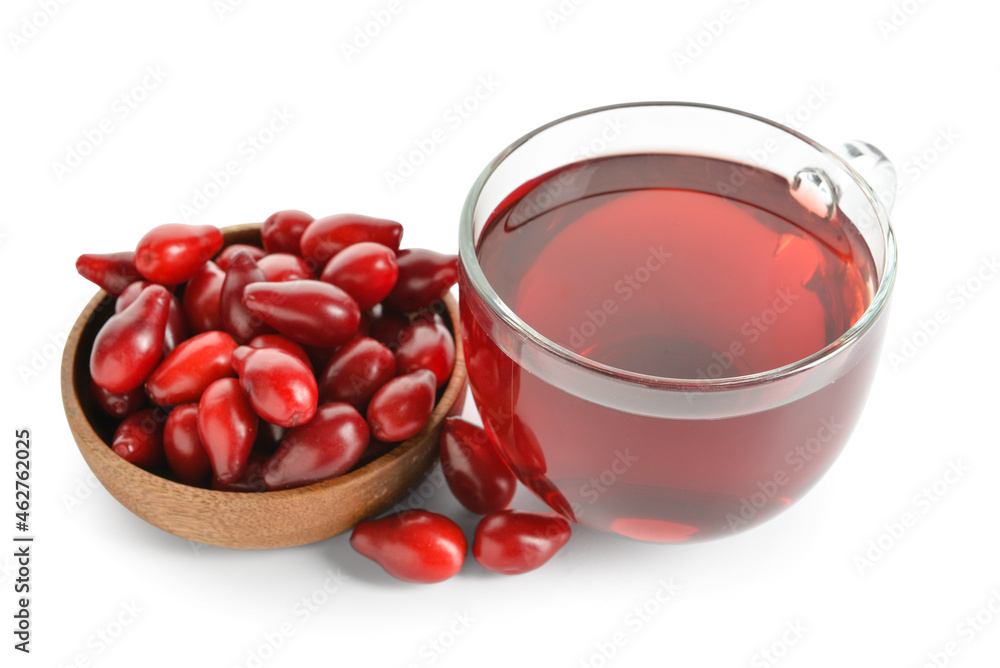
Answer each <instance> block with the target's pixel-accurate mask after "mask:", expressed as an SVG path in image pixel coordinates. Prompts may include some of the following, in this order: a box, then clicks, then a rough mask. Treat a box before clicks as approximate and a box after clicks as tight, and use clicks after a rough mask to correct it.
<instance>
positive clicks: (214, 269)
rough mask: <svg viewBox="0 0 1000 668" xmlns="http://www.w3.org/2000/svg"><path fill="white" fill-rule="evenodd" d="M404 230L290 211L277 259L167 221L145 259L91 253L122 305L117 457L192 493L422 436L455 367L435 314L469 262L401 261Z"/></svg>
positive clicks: (269, 250)
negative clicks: (189, 487)
mask: <svg viewBox="0 0 1000 668" xmlns="http://www.w3.org/2000/svg"><path fill="white" fill-rule="evenodd" d="M402 234H403V227H402V225H400V224H399V223H397V222H394V221H391V220H385V219H381V218H370V217H367V216H360V215H353V214H341V215H334V216H327V217H325V218H319V219H313V217H312V216H309V215H308V214H305V213H303V212H301V211H279V212H278V213H275V214H274V215H272V216H271V217H270V218H268V219H267V220H266V221H265V222H264V224H263V226H262V228H261V238H262V242H263V244H262V245H263V247H262V248H261V247H257V246H251V245H245V244H235V245H231V246H228V247H226V248H225V249H223V248H222V246H223V237H222V233H221V231H220V230H218V229H217V228H215V227H212V226H208V225H199V226H193V225H162V226H160V227H157V228H154V229H153V230H150V231H149V232H148V233H147V234H146V235H145V236H144V237H142V239H141V240H140V241H139V243H138V245H137V246H136V249H135V251H128V252H122V253H110V254H87V255H82V256H80V258H79V259H78V260H77V263H76V268H77V271H78V272H79V273H80V274H81V275H82V276H84V277H85V278H87V279H89V280H91V281H93V282H94V283H96V284H97V285H99V286H100V287H102V288H104V290H106V291H107V292H108V293H109V294H110V295H112V296H114V297H116V298H117V300H116V303H115V314H114V315H112V316H111V318H110V319H109V320H108V321H107V322H106V323H105V324H104V325H103V326H102V327H101V329H100V331H99V332H98V334H97V337H96V339H95V341H94V345H93V349H92V351H91V355H90V375H91V387H92V396H93V400H94V401H95V403H96V404H97V406H99V407H100V408H101V409H102V410H103V411H104V412H106V413H108V414H109V415H111V416H112V417H115V418H117V419H120V420H121V422H120V424H119V425H118V427H117V429H116V431H115V434H114V438H113V441H112V444H111V447H112V449H113V450H114V452H116V453H118V454H119V455H120V456H122V457H123V458H125V459H126V460H128V461H130V462H132V463H134V464H135V465H137V466H140V467H142V468H144V469H147V470H149V471H153V472H156V473H158V474H162V475H165V476H168V477H173V478H174V479H176V480H178V481H180V482H182V483H185V484H188V485H194V486H200V487H211V488H213V489H217V490H227V491H243V492H250V491H254V492H261V491H266V490H279V489H288V488H291V487H299V486H302V485H308V484H312V483H315V482H319V481H321V480H327V479H329V478H332V477H335V476H338V475H341V474H343V473H345V472H347V471H349V470H351V469H352V468H354V467H356V466H357V465H359V463H364V462H365V461H370V460H371V459H373V458H375V457H377V456H379V455H381V454H383V453H385V452H387V451H388V450H389V449H390V448H391V447H392V446H393V445H394V444H396V443H398V442H401V441H404V440H406V439H408V438H410V437H412V436H414V435H415V434H417V433H418V432H419V431H420V430H421V429H423V427H424V425H425V424H426V423H427V420H428V418H429V417H430V415H431V413H432V411H433V408H434V404H435V401H436V397H437V394H438V392H439V390H440V389H441V388H442V387H443V386H444V385H445V384H446V383H447V381H448V378H449V377H450V375H451V370H452V366H453V364H454V362H455V342H454V339H453V338H452V334H451V332H450V330H449V329H448V327H447V326H446V324H445V321H444V320H443V319H442V318H441V317H440V315H439V314H438V313H437V311H438V310H440V305H441V302H440V299H441V297H442V295H443V294H444V293H445V292H446V291H447V290H448V289H449V288H450V287H451V286H452V285H454V283H455V281H456V279H457V272H458V263H457V258H456V257H455V256H453V255H442V254H440V253H435V252H433V251H429V250H424V249H407V250H399V244H400V240H401V239H402ZM220 251H221V252H220ZM213 258H214V259H213Z"/></svg>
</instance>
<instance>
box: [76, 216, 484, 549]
mask: <svg viewBox="0 0 1000 668" xmlns="http://www.w3.org/2000/svg"><path fill="white" fill-rule="evenodd" d="M223 235H224V237H225V240H226V245H229V244H234V243H249V244H254V245H260V225H259V224H247V225H235V226H232V227H227V228H224V229H223ZM444 301H445V304H446V305H447V310H448V316H449V318H450V320H451V322H450V325H451V328H452V331H453V332H454V334H455V368H454V370H453V371H452V375H451V379H450V381H449V382H448V385H447V386H446V387H445V389H444V392H443V394H442V395H441V398H440V399H439V400H438V403H437V406H435V408H434V413H433V414H432V415H431V419H430V421H429V422H428V424H427V426H425V427H424V429H423V430H422V431H421V432H420V433H419V434H417V435H416V436H414V437H413V438H411V439H410V440H408V441H406V442H404V443H401V444H400V445H398V446H397V447H395V448H394V449H393V450H391V451H389V452H388V453H386V454H384V455H382V456H381V457H379V458H378V459H376V460H374V461H372V462H370V463H368V464H366V465H365V466H362V467H360V468H358V469H357V470H355V471H352V472H350V473H347V474H345V475H342V476H340V477H338V478H334V479H332V480H327V481H325V482H321V483H316V484H314V485H309V486H308V487H300V488H297V489H290V490H284V491H280V492H262V493H239V492H217V491H214V490H210V489H200V488H197V487H189V486H187V485H182V484H180V483H177V482H173V481H171V480H168V479H166V478H161V477H160V476H157V475H155V474H153V473H149V472H147V471H145V470H143V469H141V468H139V467H137V466H135V465H133V464H130V463H129V462H127V461H125V460H124V459H122V458H121V457H119V456H118V455H116V454H115V453H114V452H113V451H112V450H111V448H110V447H109V443H111V439H112V436H113V434H114V429H115V426H116V424H117V421H116V420H114V419H112V418H110V417H108V416H107V415H105V414H104V413H103V412H101V411H100V409H99V408H97V406H96V405H95V404H94V402H93V400H92V398H91V394H90V366H89V360H90V350H91V347H92V346H93V343H94V337H95V336H96V335H97V332H98V330H99V329H100V328H101V325H103V324H104V322H105V321H107V319H108V318H109V317H110V316H111V315H112V314H113V313H114V299H113V298H112V297H110V296H109V295H108V294H107V293H105V292H104V291H103V290H101V291H99V292H98V293H97V295H96V296H95V297H94V298H93V299H91V300H90V303H89V304H87V307H86V308H85V309H84V310H83V313H81V314H80V317H79V318H77V321H76V323H75V324H74V325H73V330H72V332H70V335H69V339H68V340H67V341H66V349H65V351H64V353H63V360H62V396H63V405H64V406H65V409H66V419H67V420H68V421H69V426H70V431H72V432H73V437H74V438H75V439H76V443H77V445H78V446H79V448H80V453H81V454H83V458H84V459H85V460H86V462H87V465H88V466H90V469H91V470H92V471H93V472H94V475H95V476H97V479H98V480H100V481H101V484H103V485H104V487H105V488H107V490H108V491H109V492H111V495H112V496H114V497H115V498H116V499H118V501H120V502H121V504H122V505H123V506H125V507H126V508H128V509H129V510H131V511H132V512H133V513H135V514H136V515H138V516H139V517H141V518H142V519H144V520H146V521H147V522H149V523H150V524H152V525H154V526H157V527H159V528H161V529H163V530H164V531H169V532H170V533H172V534H176V535H178V536H181V537H183V538H189V539H191V540H194V541H198V542H200V543H208V544H210V545H218V546H220V547H237V548H251V549H262V548H271V547H290V546H292V545H305V544H307V543H314V542H316V541H319V540H324V539H326V538H329V537H331V536H335V535H337V534H339V533H341V532H343V531H346V530H348V529H350V528H351V527H353V526H354V525H355V524H357V523H358V522H360V521H361V520H363V519H365V518H367V517H371V516H372V515H376V514H378V513H380V512H383V511H385V510H387V509H388V508H390V507H391V506H392V505H393V504H394V503H396V501H398V500H399V499H400V498H402V496H403V495H404V494H405V493H406V492H407V491H408V490H410V489H411V488H413V487H414V486H416V485H417V484H418V483H419V482H420V481H421V480H422V479H423V477H424V476H425V475H426V474H427V472H428V471H429V469H430V468H431V466H432V465H433V464H434V462H435V461H436V460H437V455H438V435H439V434H440V432H441V425H442V424H443V422H444V419H445V417H447V416H448V415H451V414H458V413H460V412H461V410H462V404H463V403H464V399H465V382H466V375H465V362H464V359H463V357H462V337H461V336H460V331H459V319H458V304H457V302H456V301H455V299H454V298H453V297H452V296H451V295H447V296H446V297H445V300H444Z"/></svg>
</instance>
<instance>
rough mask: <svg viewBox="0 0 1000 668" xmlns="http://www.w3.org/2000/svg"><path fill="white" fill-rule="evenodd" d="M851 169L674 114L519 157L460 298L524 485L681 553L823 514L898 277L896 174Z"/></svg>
mask: <svg viewBox="0 0 1000 668" xmlns="http://www.w3.org/2000/svg"><path fill="white" fill-rule="evenodd" d="M608 127H615V128H617V129H618V133H617V134H614V133H612V134H610V135H609V133H607V132H606V131H605V129H606V128H608ZM609 137H610V138H609ZM844 153H845V157H843V158H842V157H840V156H838V155H837V154H835V153H833V152H831V151H829V150H827V149H825V148H823V147H821V146H819V145H818V144H816V143H814V142H812V141H811V140H808V139H806V138H804V137H802V136H801V135H797V134H796V133H794V132H793V131H791V130H788V129H786V128H783V127H782V126H780V125H777V124H774V123H771V122H769V121H766V120H764V119H761V118H757V117H754V116H750V115H748V114H743V113H741V112H736V111H732V110H728V109H722V108H718V107H708V106H702V105H687V104H669V103H664V104H639V105H623V106H617V107H609V108H602V109H597V110H593V111H590V112H584V113H581V114H577V115H574V116H570V117H567V118H565V119H562V120H560V121H557V122H555V123H552V124H550V125H548V126H545V127H543V128H541V129H539V130H537V131H535V132H533V133H531V134H529V135H528V136H526V137H525V138H523V139H521V140H520V141H519V142H517V143H515V144H514V145H513V146H512V147H510V148H508V149H507V150H506V151H504V152H503V153H501V155H500V157H498V158H497V160H495V161H494V162H493V164H491V165H490V167H489V168H488V169H487V170H486V172H484V174H483V175H482V176H481V177H480V179H479V180H478V181H477V183H476V185H475V186H474V188H473V190H472V193H471V194H470V196H469V200H468V202H467V205H466V208H465V211H464V213H463V221H462V230H461V244H460V246H461V249H460V257H461V265H460V279H459V284H460V290H461V307H462V320H463V336H464V337H465V339H466V340H465V344H466V351H467V365H468V370H469V380H470V383H471V386H472V391H473V395H474V397H475V399H476V402H477V405H478V406H479V410H480V414H481V416H482V418H483V423H484V426H485V427H486V429H487V431H488V432H489V433H490V435H491V437H492V440H493V442H494V444H495V445H496V447H497V448H498V450H499V452H500V453H501V454H502V455H503V457H504V458H505V459H506V460H507V462H508V463H509V464H510V465H511V468H512V469H513V470H514V471H515V473H516V474H517V475H518V477H519V478H520V479H521V480H522V482H524V483H525V484H526V485H527V486H528V487H529V488H531V489H532V490H533V491H534V492H535V493H536V494H537V495H538V496H539V497H541V498H542V499H543V500H544V501H545V502H546V503H548V504H549V505H550V506H551V507H552V508H554V509H555V510H557V511H559V512H560V513H562V514H563V515H565V516H566V517H568V518H569V519H572V520H575V521H578V522H581V523H583V524H587V525H589V526H592V527H596V528H599V529H603V530H607V531H612V532H615V533H619V534H622V535H626V536H631V537H634V538H639V539H643V540H650V541H659V542H680V541H690V540H700V539H705V538H711V537H716V536H720V535H725V534H727V533H730V532H733V531H738V530H741V529H744V528H746V527H749V526H752V525H755V524H758V523H760V522H761V521H763V520H765V519H767V518H769V517H772V516H774V515H775V514H776V513H778V512H779V511H781V510H783V509H785V508H787V507H788V506H789V505H791V503H792V502H793V501H795V500H796V499H798V498H801V496H802V495H803V494H804V493H805V492H806V491H807V490H808V489H809V488H810V487H811V486H812V485H813V484H814V483H815V482H816V481H817V480H818V479H819V478H820V477H821V476H822V474H823V473H824V472H825V471H826V470H827V469H828V468H829V467H830V466H831V464H832V463H833V461H834V460H835V459H836V457H837V455H838V454H839V452H840V451H841V449H842V447H843V446H844V444H845V443H846V442H847V440H848V437H849V436H850V434H851V431H852V430H853V427H854V424H855V423H856V421H857V419H858V416H859V414H860V412H861V410H862V407H863V404H864V402H865V399H866V396H867V394H868V388H869V386H870V384H871V381H872V377H873V375H874V371H875V367H876V365H877V360H878V349H879V345H880V342H881V339H882V330H883V323H884V318H883V317H882V314H883V313H884V312H885V311H886V306H887V303H888V300H889V293H890V291H891V288H892V284H893V278H894V274H895V245H894V241H893V237H892V231H891V228H890V227H889V223H888V213H887V202H886V201H885V200H889V199H890V198H889V197H888V196H887V194H888V193H891V192H892V190H893V188H894V183H895V173H894V171H893V169H892V166H891V164H890V163H889V162H888V161H887V160H885V158H884V156H882V154H881V153H879V152H878V151H877V149H874V148H873V147H871V146H870V145H868V144H864V143H861V142H854V143H851V144H848V145H845V147H844ZM858 169H860V170H862V171H864V172H865V173H866V176H867V179H868V180H865V178H862V177H861V176H860V174H859V172H858V171H857V170H858ZM880 193H881V196H880ZM888 203H891V202H888Z"/></svg>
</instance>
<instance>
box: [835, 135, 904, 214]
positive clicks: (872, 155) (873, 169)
mask: <svg viewBox="0 0 1000 668" xmlns="http://www.w3.org/2000/svg"><path fill="white" fill-rule="evenodd" d="M838 153H839V154H840V155H841V157H843V158H844V160H846V161H847V163H848V164H849V165H850V166H851V167H853V168H854V169H855V170H856V171H857V172H858V174H860V175H861V177H862V178H863V179H864V180H865V181H867V182H868V185H869V186H870V187H871V189H872V191H873V192H874V193H875V195H876V196H877V197H878V199H879V201H881V202H882V206H884V207H885V210H886V213H890V212H891V211H892V205H893V204H894V203H895V201H896V185H897V182H898V178H897V176H896V168H895V167H893V165H892V162H890V161H889V158H887V157H885V153H883V152H882V151H880V150H879V149H877V148H876V147H874V146H872V145H871V144H869V143H868V142H865V141H861V140H858V139H855V140H853V141H849V142H845V143H844V144H843V146H841V147H840V150H839V151H838Z"/></svg>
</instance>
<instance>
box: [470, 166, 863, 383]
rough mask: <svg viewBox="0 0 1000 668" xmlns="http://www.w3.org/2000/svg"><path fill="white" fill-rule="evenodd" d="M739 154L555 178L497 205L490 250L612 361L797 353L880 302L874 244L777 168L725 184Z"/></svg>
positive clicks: (744, 368)
mask: <svg viewBox="0 0 1000 668" xmlns="http://www.w3.org/2000/svg"><path fill="white" fill-rule="evenodd" d="M734 167H735V166H733V165H730V164H728V163H723V162H720V161H715V160H707V159H703V158H694V157H685V156H670V155H666V156H625V157H614V158H607V159H602V160H596V161H592V162H589V163H583V165H582V166H578V167H576V168H574V169H571V170H568V171H563V172H558V173H555V174H551V175H549V176H548V177H543V178H542V179H540V180H538V181H536V182H534V183H533V184H528V186H526V188H525V189H523V192H521V193H518V196H517V197H516V198H515V199H512V200H509V201H508V203H507V205H506V206H505V207H503V208H502V209H501V210H500V211H498V212H497V214H495V215H494V216H493V218H492V219H491V221H490V223H489V227H488V229H487V230H486V232H485V233H484V234H483V236H482V238H481V240H480V243H479V258H480V264H481V266H482V268H483V271H484V273H485V274H486V277H487V279H488V280H489V281H490V283H491V285H493V287H494V289H496V291H497V293H498V295H499V296H500V298H501V299H502V300H503V301H504V302H506V303H507V304H508V306H510V307H511V309H512V310H513V311H514V312H515V313H516V314H518V315H519V316H520V317H521V318H522V319H523V320H524V321H525V322H526V323H527V324H528V325H529V326H530V327H532V328H533V329H535V330H536V331H537V332H539V333H540V334H542V335H543V336H545V337H546V338H548V339H550V340H552V341H554V342H555V343H558V344H560V345H562V346H563V347H565V348H568V349H570V350H572V351H573V352H576V353H578V354H580V355H583V356H584V357H587V358H589V359H591V360H594V361H597V362H601V363H603V364H606V365H608V366H613V367H617V368H620V369H625V370H628V371H633V372H638V373H643V374H647V375H653V376H663V377H672V378H721V377H733V376H741V375H747V374H751V373H758V372H761V371H767V370H770V369H774V368H777V367H780V366H784V365H786V364H789V363H792V362H795V361H797V360H799V359H802V358H804V357H808V356H809V355H811V354H813V353H815V352H817V351H819V350H821V349H823V348H824V347H826V346H827V345H829V344H830V343H832V342H833V341H835V340H836V339H837V338H838V337H840V335H841V334H843V333H844V332H845V331H846V330H847V329H848V328H850V326H851V325H852V324H854V322H856V321H857V319H858V318H859V317H860V316H861V314H862V313H864V311H865V309H866V308H867V307H868V304H869V303H870V302H871V299H872V295H873V293H874V288H875V281H874V276H875V272H874V267H873V263H872V260H871V256H870V255H869V253H868V250H867V248H866V247H865V245H864V244H863V242H862V241H861V240H860V239H859V238H858V237H857V234H856V232H854V230H853V227H848V226H844V229H843V230H842V231H840V232H839V233H837V234H831V230H834V231H837V227H836V226H837V225H838V224H839V221H838V220H836V219H835V220H834V221H826V220H823V219H821V218H819V217H817V216H813V215H811V214H809V213H808V212H807V211H806V210H805V209H804V208H801V207H799V206H798V204H797V203H796V202H795V201H794V199H792V198H791V196H790V195H789V189H788V184H787V182H784V181H781V180H780V179H778V178H777V177H776V176H775V175H773V174H770V173H768V172H760V171H758V172H757V173H756V174H755V175H754V177H753V178H752V179H750V180H749V181H748V182H747V183H746V184H744V185H743V186H742V187H741V188H735V187H732V190H733V191H734V192H732V193H730V195H729V196H723V195H720V194H718V190H720V189H722V190H727V188H726V187H725V186H728V185H729V184H728V181H727V180H726V179H730V178H731V177H730V174H731V172H730V171H729V170H730V169H731V168H734ZM713 173H716V174H717V175H718V177H719V178H712V177H713ZM664 183H669V184H676V183H683V184H686V185H687V186H688V187H687V188H677V187H671V188H666V187H655V186H657V184H664ZM719 184H721V185H719ZM790 213H795V214H796V217H795V218H790V217H789V214H790ZM811 228H812V229H811ZM819 230H822V231H819Z"/></svg>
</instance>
